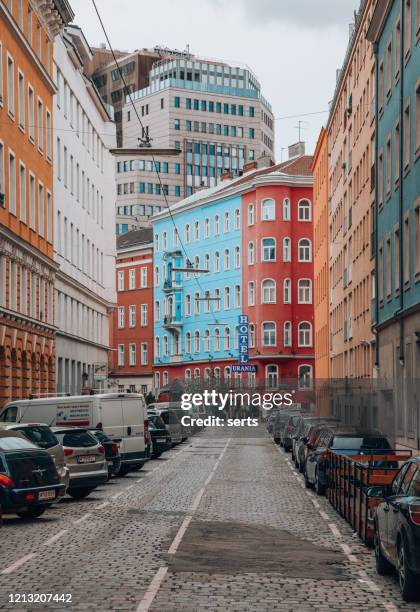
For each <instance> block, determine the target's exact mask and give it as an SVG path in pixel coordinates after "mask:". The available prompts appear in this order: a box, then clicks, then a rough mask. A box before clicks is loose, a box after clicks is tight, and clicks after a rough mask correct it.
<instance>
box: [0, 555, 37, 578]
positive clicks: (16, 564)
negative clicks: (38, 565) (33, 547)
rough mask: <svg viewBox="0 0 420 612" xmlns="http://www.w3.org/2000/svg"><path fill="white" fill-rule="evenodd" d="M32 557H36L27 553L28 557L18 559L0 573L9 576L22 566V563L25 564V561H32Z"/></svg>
mask: <svg viewBox="0 0 420 612" xmlns="http://www.w3.org/2000/svg"><path fill="white" fill-rule="evenodd" d="M33 557H36V553H29V554H28V555H25V556H24V557H21V558H20V559H18V560H17V561H15V562H14V563H12V565H9V567H6V568H5V569H4V570H2V571H1V573H2V574H11V573H12V572H14V571H15V570H16V569H18V568H19V567H20V566H21V565H23V564H24V563H26V562H27V561H29V559H32V558H33Z"/></svg>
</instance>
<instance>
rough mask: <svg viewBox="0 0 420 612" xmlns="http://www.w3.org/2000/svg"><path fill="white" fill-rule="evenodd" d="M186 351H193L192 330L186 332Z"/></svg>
mask: <svg viewBox="0 0 420 612" xmlns="http://www.w3.org/2000/svg"><path fill="white" fill-rule="evenodd" d="M185 352H186V353H191V332H189V331H188V332H187V333H186V334H185Z"/></svg>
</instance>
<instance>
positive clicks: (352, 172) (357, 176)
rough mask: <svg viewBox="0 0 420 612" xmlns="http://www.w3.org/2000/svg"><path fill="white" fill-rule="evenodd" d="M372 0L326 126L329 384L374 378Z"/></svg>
mask: <svg viewBox="0 0 420 612" xmlns="http://www.w3.org/2000/svg"><path fill="white" fill-rule="evenodd" d="M374 4H375V3H374V0H364V1H363V2H362V3H361V6H360V9H359V12H358V13H357V15H356V23H355V25H354V31H353V33H352V37H351V40H350V42H349V46H348V49H347V53H346V57H345V60H344V64H343V66H342V69H341V71H340V74H339V78H338V82H337V86H336V91H335V94H334V98H333V101H332V104H331V112H330V116H329V120H328V126H327V133H328V160H329V161H328V167H329V168H328V173H329V177H328V197H329V244H330V253H329V258H330V259H329V282H330V287H329V293H330V295H329V302H330V303H329V318H330V321H329V332H330V366H329V375H330V377H332V378H345V377H349V378H353V377H354V378H364V377H371V376H372V375H373V354H374V335H373V333H372V329H371V299H372V290H371V288H372V285H373V274H374V260H373V257H372V251H371V240H370V238H371V232H372V229H373V227H372V220H373V213H372V211H373V204H374V182H373V181H372V179H371V176H372V166H373V160H374V150H375V123H374V105H373V104H372V102H373V97H374V92H375V72H374V71H375V68H374V54H373V47H372V45H371V44H370V43H369V42H368V41H367V40H366V31H367V28H368V26H369V23H370V19H371V15H372V11H373V6H374Z"/></svg>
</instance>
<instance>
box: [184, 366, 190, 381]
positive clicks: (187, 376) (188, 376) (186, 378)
mask: <svg viewBox="0 0 420 612" xmlns="http://www.w3.org/2000/svg"><path fill="white" fill-rule="evenodd" d="M185 382H186V383H189V382H191V370H190V369H189V368H187V369H186V370H185Z"/></svg>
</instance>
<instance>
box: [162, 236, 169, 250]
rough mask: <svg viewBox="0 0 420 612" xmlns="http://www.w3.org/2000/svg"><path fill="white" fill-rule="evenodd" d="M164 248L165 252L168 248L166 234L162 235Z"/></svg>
mask: <svg viewBox="0 0 420 612" xmlns="http://www.w3.org/2000/svg"><path fill="white" fill-rule="evenodd" d="M162 248H163V249H164V250H165V249H167V248H168V234H167V233H166V232H163V234H162Z"/></svg>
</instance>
